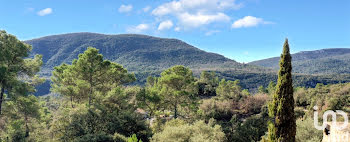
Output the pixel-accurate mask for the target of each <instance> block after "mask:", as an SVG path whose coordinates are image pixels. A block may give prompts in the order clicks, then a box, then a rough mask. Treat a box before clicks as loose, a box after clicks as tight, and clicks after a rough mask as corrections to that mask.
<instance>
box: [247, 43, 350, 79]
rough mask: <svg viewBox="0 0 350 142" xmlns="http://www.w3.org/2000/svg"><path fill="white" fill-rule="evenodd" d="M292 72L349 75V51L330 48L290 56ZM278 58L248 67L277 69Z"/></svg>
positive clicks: (256, 62)
mask: <svg viewBox="0 0 350 142" xmlns="http://www.w3.org/2000/svg"><path fill="white" fill-rule="evenodd" d="M292 57H293V58H292V64H293V71H294V72H295V73H302V74H349V73H350V49H348V48H332V49H322V50H315V51H303V52H299V53H296V54H292ZM278 62H279V57H274V58H269V59H263V60H259V61H254V62H250V63H249V64H250V65H257V66H262V67H269V68H273V69H275V70H277V69H278V67H279V65H278Z"/></svg>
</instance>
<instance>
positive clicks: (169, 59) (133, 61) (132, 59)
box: [25, 33, 350, 95]
mask: <svg viewBox="0 0 350 142" xmlns="http://www.w3.org/2000/svg"><path fill="white" fill-rule="evenodd" d="M25 42H26V43H28V44H30V45H32V46H33V50H32V52H31V56H34V55H35V54H41V55H43V62H44V63H43V66H42V69H41V72H40V75H42V76H43V77H45V78H47V79H49V76H51V72H52V71H53V67H55V66H58V65H60V64H62V63H71V62H72V60H73V59H77V57H78V54H80V53H82V52H83V51H85V50H86V49H87V47H89V46H93V47H95V48H97V49H99V52H100V53H101V54H103V55H104V57H105V59H108V60H110V61H113V62H116V63H119V64H121V65H123V67H125V68H127V69H128V70H129V71H130V72H134V73H135V75H136V78H137V80H136V82H133V83H132V84H134V85H135V84H138V85H144V84H145V83H146V78H147V77H148V76H159V75H160V73H161V72H162V71H163V70H165V69H167V68H169V67H171V66H174V65H184V66H186V67H189V68H191V69H192V70H193V72H194V75H195V76H197V77H199V74H200V73H201V72H202V71H215V72H217V74H218V75H219V76H220V79H222V78H225V79H229V80H236V79H240V80H241V85H242V87H243V88H245V89H250V90H252V89H253V90H256V89H257V87H258V86H260V85H263V86H265V87H266V86H267V85H268V83H269V82H270V81H276V80H277V74H276V71H273V70H271V69H268V68H265V67H258V66H255V65H248V64H241V63H238V62H236V61H234V60H231V59H228V58H225V57H224V56H222V55H219V54H215V53H209V52H205V51H203V50H200V49H198V48H196V47H194V46H191V45H189V44H187V43H185V42H183V41H180V40H177V39H167V38H158V37H152V36H147V35H136V34H122V35H104V34H97V33H71V34H62V35H53V36H47V37H42V38H38V39H33V40H28V41H25ZM340 52H343V51H339V52H335V53H333V54H334V55H338V54H340ZM333 54H329V53H327V54H325V55H327V56H331V55H333ZM344 56H345V55H344ZM318 57H320V56H316V57H315V55H314V54H310V57H309V56H306V55H305V58H308V59H310V60H311V59H315V58H318ZM331 57H332V56H331ZM293 59H294V58H293ZM275 60H276V62H273V64H274V65H273V66H278V58H276V59H273V61H275ZM296 60H298V59H296ZM293 61H294V60H293ZM317 63H318V62H317ZM320 63H322V62H320ZM271 64H272V63H271ZM344 64H345V63H344ZM295 68H297V69H298V66H297V67H295ZM295 68H293V69H295ZM309 68H310V67H309ZM297 69H296V70H297ZM311 69H313V68H311ZM325 70H328V69H327V68H325ZM329 70H331V69H329ZM294 78H295V82H294V84H295V85H297V86H304V87H315V86H316V84H317V83H324V84H329V83H343V82H349V81H350V76H348V75H342V76H341V77H333V76H327V75H303V74H300V75H297V74H296V75H295V76H294ZM49 88H50V82H46V83H44V84H42V85H40V86H38V87H37V90H38V92H37V93H36V94H37V95H45V94H48V93H49Z"/></svg>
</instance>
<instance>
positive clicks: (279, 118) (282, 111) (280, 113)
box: [268, 39, 296, 142]
mask: <svg viewBox="0 0 350 142" xmlns="http://www.w3.org/2000/svg"><path fill="white" fill-rule="evenodd" d="M269 115H270V117H271V118H273V120H272V121H270V122H269V136H268V140H269V141H270V142H295V134H296V123H295V116H294V99H293V86H292V57H291V55H290V51H289V44H288V39H286V41H285V43H284V46H283V53H282V55H281V60H280V70H279V73H278V82H277V86H276V92H275V94H274V95H273V100H272V102H271V103H270V104H269Z"/></svg>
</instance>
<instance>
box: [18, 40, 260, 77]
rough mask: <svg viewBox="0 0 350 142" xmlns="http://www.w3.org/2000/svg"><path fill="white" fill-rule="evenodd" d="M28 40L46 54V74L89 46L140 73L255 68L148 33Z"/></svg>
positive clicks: (35, 52)
mask: <svg viewBox="0 0 350 142" xmlns="http://www.w3.org/2000/svg"><path fill="white" fill-rule="evenodd" d="M25 42H26V43H28V44H30V45H32V46H33V51H32V55H34V54H41V55H43V61H44V65H43V69H42V72H43V73H44V74H50V73H51V71H52V70H53V67H54V66H57V65H60V64H61V63H71V61H72V60H73V59H76V57H77V56H78V54H80V53H82V52H84V51H85V50H86V49H87V47H89V46H92V47H95V48H97V49H99V50H100V53H101V54H103V55H104V56H105V58H106V59H108V60H111V61H114V62H117V63H120V64H122V65H123V66H124V67H126V68H127V69H128V70H130V71H136V72H143V71H147V70H148V71H154V70H164V69H166V68H169V67H171V66H174V65H185V66H188V67H191V68H206V69H222V68H234V69H245V70H253V67H251V68H250V66H243V65H242V64H240V63H237V62H236V61H234V60H231V59H228V58H225V57H224V56H222V55H219V54H215V53H209V52H205V51H203V50H200V49H198V48H196V47H193V46H191V45H189V44H187V43H185V42H183V41H181V40H177V39H166V38H158V37H152V36H147V35H136V34H121V35H103V34H97V33H71V34H62V35H53V36H47V37H42V38H38V39H33V40H29V41H25Z"/></svg>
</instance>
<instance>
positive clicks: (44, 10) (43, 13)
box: [37, 8, 52, 16]
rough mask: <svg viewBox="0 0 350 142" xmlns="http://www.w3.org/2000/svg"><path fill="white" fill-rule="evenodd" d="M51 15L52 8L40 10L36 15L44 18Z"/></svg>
mask: <svg viewBox="0 0 350 142" xmlns="http://www.w3.org/2000/svg"><path fill="white" fill-rule="evenodd" d="M51 13H52V8H45V9H43V10H40V11H39V12H38V13H37V14H38V15H39V16H45V15H49V14H51Z"/></svg>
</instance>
